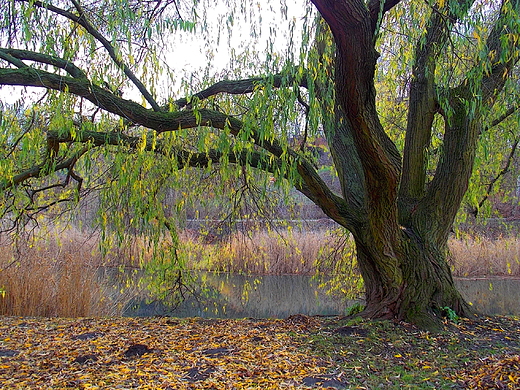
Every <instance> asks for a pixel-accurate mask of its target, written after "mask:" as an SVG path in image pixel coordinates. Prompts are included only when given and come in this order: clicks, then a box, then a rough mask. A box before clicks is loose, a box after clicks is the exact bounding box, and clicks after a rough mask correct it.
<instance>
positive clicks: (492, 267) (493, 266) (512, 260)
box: [449, 237, 520, 278]
mask: <svg viewBox="0 0 520 390" xmlns="http://www.w3.org/2000/svg"><path fill="white" fill-rule="evenodd" d="M449 249H450V256H449V259H450V264H451V266H452V270H453V275H454V276H455V277H464V278H473V277H485V276H501V277H507V276H509V277H520V239H518V238H517V237H499V238H496V239H491V238H484V237H466V238H464V239H455V238H454V239H451V240H450V241H449Z"/></svg>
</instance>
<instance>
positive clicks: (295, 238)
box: [180, 230, 338, 275]
mask: <svg viewBox="0 0 520 390" xmlns="http://www.w3.org/2000/svg"><path fill="white" fill-rule="evenodd" d="M180 238H181V243H182V252H183V253H184V255H185V256H187V264H188V266H189V267H190V268H193V269H198V270H211V271H220V272H234V273H246V274H270V275H283V274H303V275H313V274H314V273H315V272H316V270H317V266H318V265H319V262H318V261H317V260H318V259H323V258H324V257H326V256H329V255H330V254H331V249H333V248H334V247H335V245H336V244H335V242H336V241H338V238H337V237H335V236H333V235H331V234H329V233H328V232H326V231H314V232H305V233H294V232H292V231H291V230H288V231H283V232H267V231H255V232H252V233H243V232H237V233H234V234H232V235H231V236H229V237H228V238H227V239H225V240H223V241H221V242H213V243H209V244H208V243H205V242H204V238H203V237H194V236H193V235H192V234H182V235H181V237H180Z"/></svg>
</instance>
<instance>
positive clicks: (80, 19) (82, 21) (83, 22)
mask: <svg viewBox="0 0 520 390" xmlns="http://www.w3.org/2000/svg"><path fill="white" fill-rule="evenodd" d="M18 1H27V2H30V3H31V5H33V6H36V7H40V8H44V9H47V10H49V11H50V12H52V13H55V14H57V15H61V16H63V17H65V18H67V19H69V20H71V21H72V22H74V23H77V24H79V25H80V26H82V27H83V28H84V29H85V30H86V31H87V32H88V33H89V34H90V35H92V36H93V37H94V38H95V39H97V40H98V41H99V42H100V43H101V44H102V45H103V47H104V48H105V50H106V51H107V53H108V55H109V56H110V58H112V60H113V61H114V63H115V64H116V65H117V66H118V67H119V68H121V69H123V72H124V73H125V75H126V76H127V77H128V78H129V79H130V80H131V81H132V83H134V85H135V86H136V87H137V89H138V90H139V92H141V94H142V95H143V96H144V98H145V99H146V101H147V102H148V103H149V104H150V105H151V106H152V108H153V109H154V110H155V111H159V110H160V107H159V105H158V104H157V102H156V101H155V99H154V98H153V96H152V95H151V94H150V92H148V90H147V89H146V87H145V86H144V84H143V83H142V82H141V81H140V80H139V79H138V78H137V76H136V75H135V74H134V73H133V72H132V71H131V70H130V68H129V67H128V66H127V65H126V64H125V63H124V62H123V60H122V59H121V56H120V55H118V53H117V52H116V50H115V48H114V46H113V45H112V44H111V43H110V42H109V41H108V40H107V39H106V38H105V37H104V36H103V35H102V34H101V33H100V32H99V31H98V30H97V29H96V28H95V27H94V26H93V25H92V24H91V23H90V22H89V20H88V19H87V15H86V13H85V12H84V11H83V9H82V7H81V6H80V4H79V3H78V2H77V1H76V0H71V1H72V2H73V4H74V6H75V8H76V10H77V11H78V13H79V16H78V15H75V14H73V13H72V12H69V11H66V10H64V9H61V8H58V7H55V6H53V5H51V4H48V3H43V2H41V1H34V2H32V1H29V0H18Z"/></svg>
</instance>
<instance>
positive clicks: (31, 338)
mask: <svg viewBox="0 0 520 390" xmlns="http://www.w3.org/2000/svg"><path fill="white" fill-rule="evenodd" d="M0 321H1V322H0V340H2V341H1V343H0V351H4V353H5V354H8V352H6V351H12V352H11V353H10V355H11V358H9V359H0V364H1V367H0V383H3V386H4V387H3V388H10V389H57V388H60V389H61V388H79V389H112V388H122V389H137V388H138V389H228V388H229V389H240V388H261V389H278V388H299V387H301V388H304V387H305V386H303V385H302V381H303V379H304V378H305V377H308V376H310V375H311V376H312V375H319V374H321V373H323V372H324V370H325V367H324V366H325V365H324V364H323V362H322V361H320V360H319V358H317V357H313V356H312V355H311V354H309V353H306V352H305V351H304V350H302V349H301V346H300V345H297V344H296V343H294V342H293V340H292V338H291V336H290V335H289V334H290V332H295V331H298V326H297V325H296V326H295V324H294V323H288V322H287V321H282V320H240V321H238V320H225V321H221V320H201V319H199V320H193V319H191V320H169V319H164V318H161V319H158V318H152V319H142V318H140V319H129V318H110V319H108V318H107V319H44V318H39V319H27V318H1V319H0ZM29 330H30V331H31V332H29ZM4 356H7V355H4Z"/></svg>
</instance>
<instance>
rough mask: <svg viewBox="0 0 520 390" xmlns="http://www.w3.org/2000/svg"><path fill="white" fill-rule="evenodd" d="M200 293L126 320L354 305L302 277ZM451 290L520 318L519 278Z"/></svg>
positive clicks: (214, 277) (211, 286)
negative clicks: (142, 317)
mask: <svg viewBox="0 0 520 390" xmlns="http://www.w3.org/2000/svg"><path fill="white" fill-rule="evenodd" d="M197 284H198V285H199V286H200V288H201V291H202V290H204V291H205V293H204V294H201V295H200V296H199V297H198V298H197V299H195V298H193V297H190V298H189V299H187V300H186V301H185V302H183V303H182V304H181V305H180V306H178V307H177V308H175V309H171V307H169V306H167V305H165V304H163V303H161V302H153V303H150V302H147V301H146V299H144V298H140V299H137V300H134V302H132V303H131V304H130V305H129V306H128V307H127V308H126V310H125V312H124V315H126V316H154V315H170V316H175V317H205V318H212V317H215V318H244V317H254V318H286V317H288V316H290V315H292V314H307V315H335V314H344V313H345V308H346V307H348V306H350V305H352V304H353V303H354V302H355V301H348V302H345V301H343V300H341V299H337V298H334V297H331V296H330V295H327V294H326V292H325V291H324V290H322V289H320V288H319V287H318V284H317V283H316V282H315V281H313V280H312V278H310V277H308V276H302V275H268V276H245V275H236V274H234V275H230V274H214V273H203V274H201V275H199V278H198V283H197ZM456 284H457V287H458V288H459V290H460V291H461V292H462V294H463V295H464V297H465V298H466V299H467V300H468V301H469V302H471V303H472V305H473V307H474V308H475V309H476V310H477V311H479V312H481V313H485V314H514V315H520V279H458V280H456Z"/></svg>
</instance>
